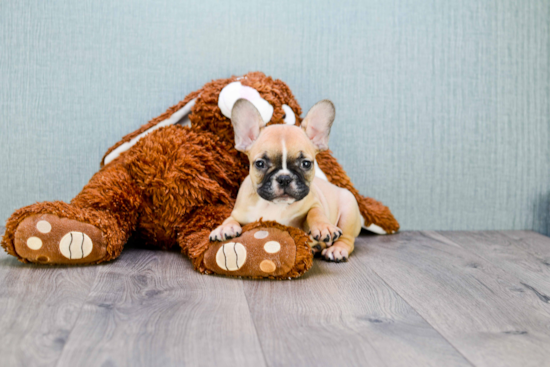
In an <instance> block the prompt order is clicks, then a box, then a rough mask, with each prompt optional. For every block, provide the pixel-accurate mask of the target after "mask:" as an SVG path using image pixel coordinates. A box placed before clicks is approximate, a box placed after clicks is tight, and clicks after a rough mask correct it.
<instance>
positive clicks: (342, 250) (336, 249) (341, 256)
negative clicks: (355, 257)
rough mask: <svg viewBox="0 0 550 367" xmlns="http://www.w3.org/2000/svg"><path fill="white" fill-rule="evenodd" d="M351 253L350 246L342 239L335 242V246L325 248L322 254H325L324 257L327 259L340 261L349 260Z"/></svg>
mask: <svg viewBox="0 0 550 367" xmlns="http://www.w3.org/2000/svg"><path fill="white" fill-rule="evenodd" d="M349 253H350V251H349V248H348V246H347V245H345V244H343V243H342V241H340V242H337V243H335V244H334V246H332V247H329V248H326V249H324V250H323V252H322V253H321V256H323V258H324V259H325V260H327V261H334V262H337V263H339V262H342V261H348V258H349Z"/></svg>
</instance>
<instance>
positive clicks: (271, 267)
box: [260, 260, 277, 273]
mask: <svg viewBox="0 0 550 367" xmlns="http://www.w3.org/2000/svg"><path fill="white" fill-rule="evenodd" d="M276 268H277V266H275V263H274V262H273V261H271V260H264V261H262V262H261V263H260V269H262V271H263V272H264V273H273V272H274V271H275V269H276Z"/></svg>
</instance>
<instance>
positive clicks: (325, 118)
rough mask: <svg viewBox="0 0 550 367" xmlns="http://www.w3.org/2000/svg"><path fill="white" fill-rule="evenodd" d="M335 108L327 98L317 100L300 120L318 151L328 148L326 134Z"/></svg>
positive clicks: (334, 113) (328, 132) (332, 120)
mask: <svg viewBox="0 0 550 367" xmlns="http://www.w3.org/2000/svg"><path fill="white" fill-rule="evenodd" d="M335 115H336V110H335V109H334V105H333V104H332V102H331V101H329V100H328V99H325V100H322V101H320V102H317V103H316V104H315V105H314V106H313V107H311V109H310V110H309V112H308V113H307V115H306V117H305V118H304V120H303V121H302V125H301V126H302V129H304V131H305V132H306V135H307V136H308V137H309V138H310V139H311V141H312V142H313V144H314V145H315V146H316V147H317V149H319V151H323V150H327V149H328V136H329V134H330V128H331V126H332V123H333V122H334V116H335Z"/></svg>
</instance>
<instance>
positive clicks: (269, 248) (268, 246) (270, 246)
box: [264, 241, 281, 254]
mask: <svg viewBox="0 0 550 367" xmlns="http://www.w3.org/2000/svg"><path fill="white" fill-rule="evenodd" d="M264 250H265V252H267V253H270V254H275V253H277V252H279V251H281V244H280V243H279V242H277V241H269V242H266V243H265V245H264Z"/></svg>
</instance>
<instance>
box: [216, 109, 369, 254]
mask: <svg viewBox="0 0 550 367" xmlns="http://www.w3.org/2000/svg"><path fill="white" fill-rule="evenodd" d="M334 115H335V110H334V105H333V104H332V102H330V101H329V100H323V101H320V102H318V103H317V104H315V106H313V107H312V108H311V110H310V111H309V112H308V113H307V115H306V117H305V119H304V120H303V122H302V124H301V126H300V127H298V126H294V125H271V126H268V127H265V123H264V122H263V120H262V117H261V115H260V113H259V112H258V110H257V109H256V108H255V107H254V105H253V104H252V103H250V102H249V101H247V100H246V99H239V100H238V101H237V102H236V103H235V105H234V107H233V110H232V112H231V123H232V124H233V128H234V130H235V148H236V149H237V150H239V151H241V152H244V153H246V154H247V155H248V158H249V160H250V174H249V175H248V176H247V177H246V179H245V180H244V181H243V183H242V185H241V187H240V189H239V193H238V196H237V201H236V203H235V207H234V209H233V212H232V213H231V216H230V217H229V218H227V219H226V220H225V221H224V222H223V224H222V225H220V226H219V227H218V228H216V229H215V230H214V231H212V233H211V234H210V240H211V241H224V240H227V239H230V238H233V237H238V236H240V234H241V232H242V229H241V225H245V224H248V223H251V222H254V221H257V220H259V219H260V218H263V220H272V221H276V222H279V223H281V224H284V225H287V226H291V227H297V228H301V229H302V230H304V231H305V232H306V233H308V234H309V235H310V237H311V240H312V242H311V243H310V245H311V246H312V248H313V249H314V251H317V252H318V251H322V253H321V255H322V256H323V257H324V258H325V260H328V261H335V262H340V261H347V259H348V257H349V255H350V254H351V252H352V251H353V248H354V242H355V238H356V237H357V236H358V235H359V232H360V230H361V219H360V218H361V214H360V212H359V207H358V205H357V201H356V200H355V197H354V196H353V195H352V194H351V192H349V191H348V190H346V189H342V188H339V187H337V186H335V185H333V184H331V183H329V182H327V181H325V180H323V179H321V178H318V177H315V156H316V155H317V153H318V152H320V151H323V150H326V149H328V139H329V133H330V128H331V126H332V122H333V121H334Z"/></svg>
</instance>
